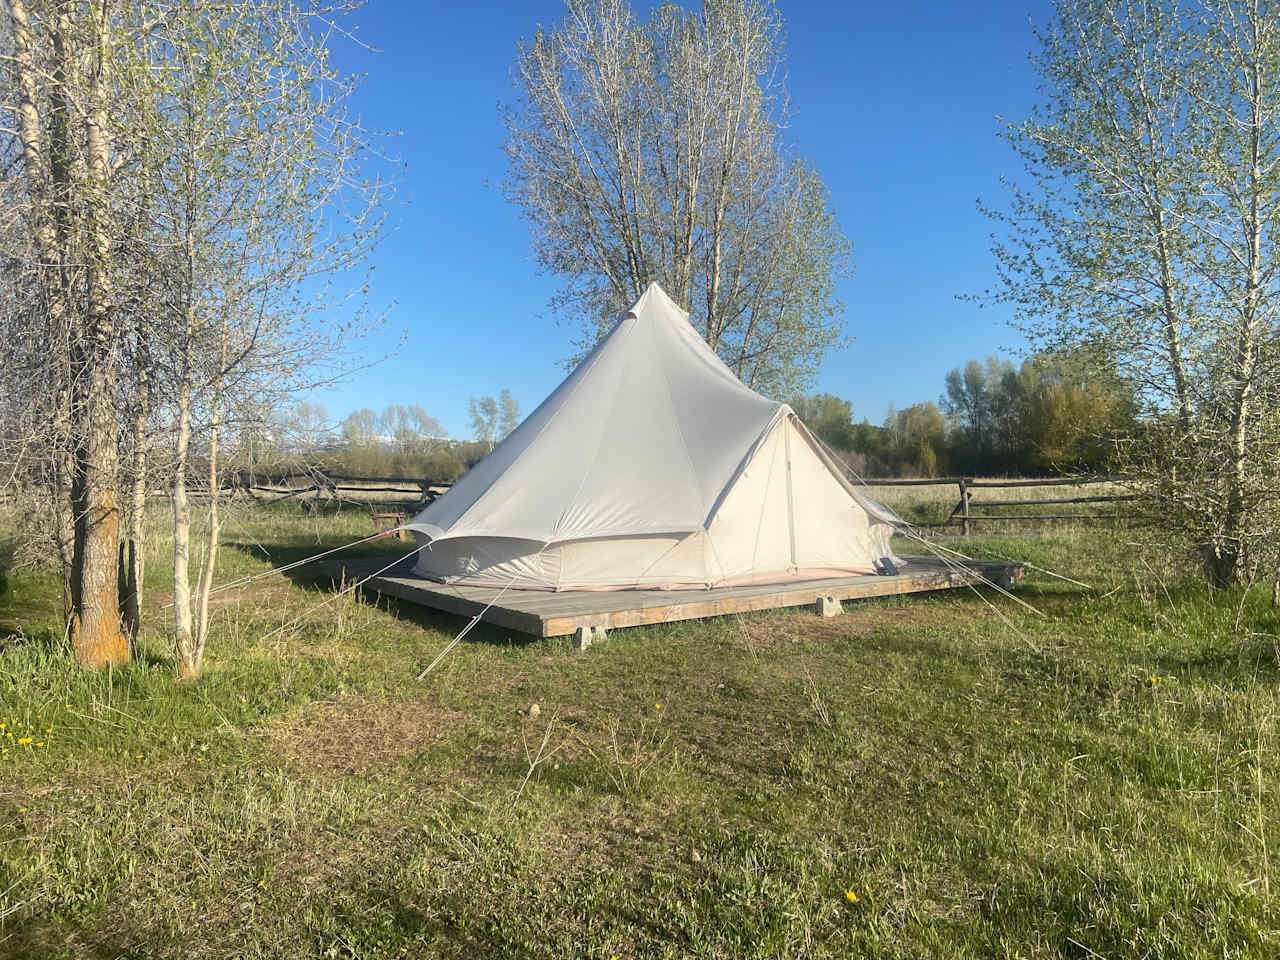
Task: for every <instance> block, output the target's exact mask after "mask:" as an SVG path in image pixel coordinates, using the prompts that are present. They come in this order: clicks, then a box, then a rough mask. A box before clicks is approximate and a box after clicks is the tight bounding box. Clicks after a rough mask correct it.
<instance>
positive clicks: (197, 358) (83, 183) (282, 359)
mask: <svg viewBox="0 0 1280 960" xmlns="http://www.w3.org/2000/svg"><path fill="white" fill-rule="evenodd" d="M351 6H352V3H351V2H350V0H333V2H325V0H311V2H307V3H304V4H293V3H289V2H286V0H245V2H242V3H237V4H219V3H212V2H209V0H138V2H136V3H130V4H124V3H118V2H113V0H18V2H10V3H8V4H7V5H6V9H7V11H8V16H7V17H5V19H4V21H3V25H4V26H5V27H6V28H7V32H6V34H5V35H4V37H2V38H0V49H3V51H4V52H5V54H6V55H5V56H3V57H0V64H3V66H4V69H5V70H6V72H7V74H8V76H7V77H6V79H8V80H10V81H11V82H10V83H9V84H8V85H7V86H6V87H5V88H4V91H5V95H6V96H7V99H4V100H0V111H2V112H3V113H2V115H3V117H4V122H3V123H0V137H7V138H9V139H7V140H5V141H3V142H2V143H0V156H3V157H5V158H6V160H13V161H15V162H12V163H8V162H7V163H5V165H4V166H3V167H0V171H2V173H0V186H2V188H3V193H4V196H5V198H6V199H9V198H13V199H15V200H18V201H19V202H17V203H15V204H11V205H8V206H6V207H5V208H4V210H3V212H2V213H0V238H2V239H0V242H2V243H3V244H4V252H5V258H4V264H5V267H4V269H5V270H7V271H8V276H7V278H6V286H7V288H8V289H11V290H13V291H14V292H15V293H20V296H18V297H17V298H16V299H15V300H13V301H12V302H3V303H0V320H3V322H4V324H5V332H6V334H7V335H8V336H7V337H6V345H7V347H8V356H9V357H10V358H12V359H14V360H16V361H17V362H16V363H14V364H6V365H4V366H5V369H6V375H16V374H11V371H16V370H18V369H22V370H24V371H25V374H26V376H28V377H32V378H33V382H36V383H40V384H43V386H42V388H41V389H40V390H39V391H37V392H36V393H35V394H34V396H33V397H32V400H33V401H34V402H33V411H34V412H33V414H32V416H31V420H30V423H29V424H28V428H29V429H30V431H31V433H30V434H29V435H28V436H27V438H26V439H25V440H24V442H23V444H22V446H21V450H22V454H23V456H24V457H26V458H28V460H29V461H30V462H31V463H32V469H31V473H32V474H34V475H37V476H39V477H40V479H41V481H42V482H44V483H46V484H47V486H48V488H49V490H50V491H51V500H52V501H53V503H54V504H55V511H54V513H55V518H56V519H55V524H54V526H55V529H56V530H57V536H56V541H57V543H58V545H59V552H60V554H61V555H62V557H63V560H64V564H63V568H64V583H65V587H66V594H67V597H68V599H67V604H66V607H67V617H68V629H69V633H70V636H71V639H72V645H73V647H74V649H75V651H76V656H77V659H78V660H79V661H80V662H81V663H82V664H84V665H86V666H97V665H102V664H107V663H119V662H122V661H123V660H125V659H127V658H128V656H129V647H128V639H129V637H128V633H133V632H136V630H137V627H138V623H139V617H140V601H139V596H140V590H141V556H142V551H141V541H142V535H143V527H142V523H141V520H142V512H143V510H142V508H143V506H144V504H145V494H146V489H147V477H148V473H149V471H151V470H153V466H152V464H151V462H150V457H151V453H152V452H153V451H154V450H155V449H156V447H157V445H158V444H159V443H161V442H165V441H167V442H170V443H172V444H173V456H172V458H171V467H170V468H169V469H168V473H167V477H166V479H167V480H168V482H169V484H170V488H171V492H172V496H173V504H174V544H175V547H174V550H175V553H174V592H175V604H174V611H175V613H174V623H175V653H176V659H177V662H178V669H179V674H180V675H181V676H186V677H194V676H198V675H199V671H200V663H201V657H202V653H203V647H204V638H205V636H206V634H207V628H208V623H209V608H208V595H209V590H210V587H211V584H212V577H213V574H214V567H215V561H216V558H217V547H218V532H219V517H218V491H219V489H220V483H219V469H220V467H219V462H220V461H219V453H220V446H219V445H220V440H221V438H222V437H223V436H224V435H225V432H226V431H227V430H228V429H232V430H240V431H241V432H244V428H245V427H246V426H247V424H246V423H245V422H244V418H245V412H246V411H252V410H258V409H270V408H271V406H272V405H273V404H272V401H273V400H275V399H278V398H280V397H281V396H283V395H288V394H291V393H293V392H295V390H296V388H297V387H299V386H301V385H305V383H306V382H307V381H308V380H312V379H314V378H315V377H316V376H317V374H316V373H315V372H314V371H315V369H316V366H315V365H316V363H317V361H319V360H320V359H321V358H326V359H327V357H328V356H329V355H331V354H332V352H333V351H334V350H335V349H339V350H340V349H341V348H342V347H343V346H344V345H345V343H346V342H347V340H346V338H347V335H348V334H349V333H350V331H351V330H352V329H354V328H356V327H357V326H358V323H357V318H353V317H350V316H348V317H347V318H346V320H345V322H344V323H342V324H341V325H339V326H337V327H336V328H335V327H334V326H330V325H326V324H323V323H317V322H315V321H316V317H315V316H314V308H315V307H316V306H317V305H320V301H321V300H323V299H324V294H323V293H322V292H321V293H317V290H320V289H322V288H323V278H324V277H325V276H326V275H328V276H333V275H334V274H335V273H337V272H339V271H345V270H346V269H348V268H350V267H351V266H352V265H353V264H355V263H357V262H358V261H359V259H360V257H361V256H362V255H363V253H364V251H366V250H367V248H368V244H369V242H371V240H372V238H373V237H374V236H376V220H374V219H370V217H369V214H370V211H371V210H372V209H373V208H374V206H375V204H376V201H377V199H378V198H379V197H380V191H379V190H378V189H377V188H376V186H373V185H370V184H368V183H366V182H364V181H362V180H361V179H360V176H359V171H358V169H357V166H356V164H355V159H356V155H357V154H358V153H359V152H360V151H361V150H362V148H363V146H364V138H363V136H362V134H361V132H360V131H359V128H358V127H356V126H354V125H353V124H352V123H351V122H350V121H349V120H348V119H347V118H346V117H345V115H344V113H343V102H344V100H345V98H346V96H347V95H348V94H349V92H350V90H351V84H350V82H349V81H347V80H346V79H345V78H343V77H341V76H340V75H339V74H338V73H337V72H336V71H335V70H334V69H333V67H332V65H331V64H330V61H329V50H328V42H329V39H328V38H329V36H330V34H331V33H332V30H333V29H334V27H335V24H334V22H333V19H332V18H333V17H335V16H337V15H339V14H341V13H342V12H343V11H344V10H346V9H348V8H350V7H351ZM10 48H11V49H12V51H13V56H8V55H7V53H8V50H9V49H10ZM10 120H12V121H13V122H12V123H10V122H9V121H10ZM13 172H17V173H19V174H21V176H22V179H23V186H22V187H21V188H19V187H18V186H16V185H15V184H14V183H13V182H12V180H13V179H14V178H13V176H12V174H13ZM332 369H333V368H332V367H330V368H328V369H326V371H325V373H324V374H321V376H329V375H331V373H332ZM122 452H123V453H124V454H125V455H127V461H126V462H127V469H122V465H121V454H122ZM193 457H195V458H198V460H196V461H193ZM196 462H198V463H199V467H200V473H201V474H202V476H201V480H200V481H198V482H201V483H203V484H205V485H206V488H207V498H206V500H205V502H206V503H207V507H208V514H207V529H208V534H207V537H206V539H205V540H204V543H203V545H202V550H201V556H200V567H201V568H202V570H203V573H202V574H201V575H200V577H199V583H198V584H197V586H196V591H195V593H194V595H193V594H192V592H191V584H190V582H189V561H190V548H191V543H190V529H191V511H190V501H189V498H188V485H189V483H191V482H192V477H191V476H190V474H191V473H192V468H193V466H194V464H195V463H196ZM125 481H128V483H129V485H130V488H131V492H130V497H129V503H130V512H131V515H130V518H129V520H130V523H129V542H128V543H127V544H126V546H127V547H128V548H129V549H127V550H126V551H124V553H125V560H126V563H125V564H124V567H125V569H124V570H118V569H117V568H118V566H120V558H119V554H118V551H117V547H118V545H119V540H120V507H119V503H120V501H121V499H122V498H121V496H120V494H121V490H122V488H123V486H124V483H125ZM118 574H120V575H121V576H120V579H121V580H123V581H124V582H125V584H126V589H125V590H124V591H123V593H121V592H120V591H119V589H118V587H117V582H118V581H117V577H118ZM193 602H194V609H193ZM122 617H123V618H124V621H125V623H126V624H127V625H128V627H129V631H127V632H126V631H125V630H122V629H121V618H122Z"/></svg>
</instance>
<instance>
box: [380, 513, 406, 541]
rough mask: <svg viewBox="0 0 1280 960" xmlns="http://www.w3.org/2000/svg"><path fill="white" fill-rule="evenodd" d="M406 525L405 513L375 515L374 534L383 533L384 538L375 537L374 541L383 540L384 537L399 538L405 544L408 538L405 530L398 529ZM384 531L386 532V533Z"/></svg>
mask: <svg viewBox="0 0 1280 960" xmlns="http://www.w3.org/2000/svg"><path fill="white" fill-rule="evenodd" d="M403 524H404V514H403V513H375V514H374V515H373V532H374V533H375V534H379V533H381V534H382V536H381V537H379V536H375V537H374V538H373V539H374V540H381V539H383V537H392V536H394V537H395V538H397V539H398V540H399V541H400V542H401V543H403V542H404V541H405V540H407V539H408V538H407V537H406V536H405V532H404V530H400V529H397V528H398V527H401V526H402V525H403ZM383 531H386V532H385V533H384V532H383Z"/></svg>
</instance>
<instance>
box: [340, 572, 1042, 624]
mask: <svg viewBox="0 0 1280 960" xmlns="http://www.w3.org/2000/svg"><path fill="white" fill-rule="evenodd" d="M906 560H907V563H906V564H905V565H904V566H903V568H902V572H901V573H899V574H897V575H896V576H888V577H880V576H859V577H841V578H838V579H830V580H803V581H797V582H795V583H787V584H777V583H770V584H763V585H758V586H750V587H720V588H716V589H713V590H615V591H599V590H565V591H561V592H559V593H556V592H552V591H547V590H517V589H515V588H512V589H510V590H507V592H506V593H505V594H503V595H502V598H501V600H500V601H499V602H498V603H494V604H493V606H491V607H489V609H488V610H486V611H485V613H484V616H483V618H482V619H483V620H484V621H485V622H488V623H493V624H496V625H498V626H501V627H507V628H509V629H511V630H517V631H519V632H521V633H528V634H532V635H533V636H535V637H559V636H565V635H566V634H571V633H574V632H576V631H577V629H578V628H579V627H588V628H590V627H596V628H601V629H604V630H609V629H613V628H615V627H635V626H640V625H642V624H649V623H671V622H673V621H676V620H694V619H697V618H700V617H715V616H721V615H723V614H728V613H739V612H743V611H747V610H769V609H773V608H775V607H803V606H813V605H815V604H816V603H817V602H818V601H819V600H821V599H822V598H834V599H835V600H858V599H863V598H866V597H885V596H891V595H894V594H902V593H920V592H923V591H927V590H952V589H955V588H957V587H966V586H969V585H972V584H977V583H980V582H982V580H983V578H985V579H987V580H990V581H992V582H994V583H998V584H1000V585H1002V586H1005V587H1010V586H1012V585H1013V584H1014V583H1015V582H1016V581H1018V580H1020V579H1022V576H1023V568H1022V566H1021V565H1020V564H1013V563H990V562H973V563H971V564H969V565H968V566H967V567H966V568H965V569H956V568H954V567H949V566H948V565H946V564H944V563H943V562H942V561H940V560H937V559H934V558H932V557H907V558H906ZM411 562H412V561H411V559H410V560H405V561H404V562H403V564H401V565H398V566H396V567H393V568H392V569H391V570H389V571H387V572H386V573H384V574H382V575H381V576H377V577H373V578H372V579H371V580H369V581H368V582H367V583H366V584H365V585H364V587H363V589H365V590H368V591H372V592H375V593H379V594H383V595H385V596H390V597H395V598H397V599H399V600H407V601H408V602H410V603H416V604H420V605H421V606H424V607H431V608H433V609H435V610H443V611H445V612H447V613H455V614H458V615H459V616H464V617H474V616H475V615H476V614H477V613H479V612H480V611H481V610H484V609H485V607H486V606H487V605H488V604H489V603H491V602H492V601H493V599H494V598H495V597H497V596H498V594H499V592H500V589H501V588H499V587H463V586H452V585H448V584H443V583H437V582H435V581H434V580H426V579H424V578H422V577H418V576H415V575H414V574H413V573H412V572H411V567H410V564H411ZM384 563H386V559H385V555H384V556H383V557H381V558H377V557H373V558H369V557H359V558H351V559H348V560H346V561H337V562H333V563H329V564H327V565H326V568H327V570H328V572H330V573H331V574H333V576H334V579H335V580H339V579H342V578H345V579H346V580H347V581H348V582H350V581H353V580H359V579H362V578H364V577H367V576H368V575H369V574H370V573H372V572H374V571H375V570H377V569H379V568H380V567H381V566H382V565H383V564H384Z"/></svg>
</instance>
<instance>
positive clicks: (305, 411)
mask: <svg viewBox="0 0 1280 960" xmlns="http://www.w3.org/2000/svg"><path fill="white" fill-rule="evenodd" d="M288 427H289V432H290V433H291V434H292V436H293V439H294V441H295V443H296V444H297V448H298V452H299V453H301V454H302V455H303V456H305V457H314V456H315V454H316V452H317V451H318V450H319V449H320V448H321V446H323V445H324V442H325V441H326V440H327V439H328V438H329V436H330V434H329V429H330V428H329V411H328V409H327V408H326V407H325V405H324V404H323V403H312V402H310V401H308V400H303V401H300V402H299V403H297V404H295V405H294V408H293V411H292V415H291V416H290V417H289V423H288Z"/></svg>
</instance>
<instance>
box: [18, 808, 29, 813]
mask: <svg viewBox="0 0 1280 960" xmlns="http://www.w3.org/2000/svg"><path fill="white" fill-rule="evenodd" d="M18 812H19V813H26V812H27V808H26V807H19V808H18Z"/></svg>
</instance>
